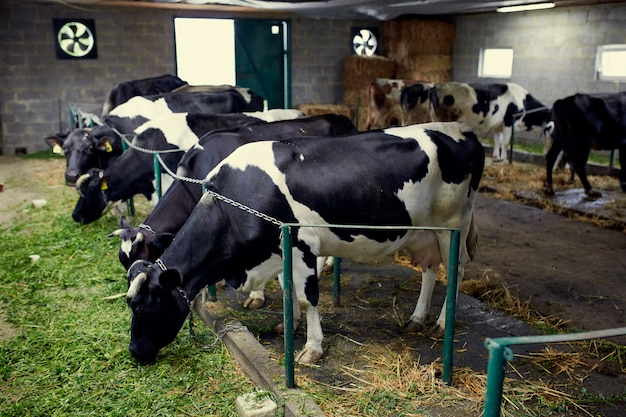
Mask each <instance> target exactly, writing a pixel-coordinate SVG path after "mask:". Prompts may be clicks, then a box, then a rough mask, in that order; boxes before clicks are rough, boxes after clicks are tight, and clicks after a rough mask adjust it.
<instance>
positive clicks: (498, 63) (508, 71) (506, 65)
mask: <svg viewBox="0 0 626 417" xmlns="http://www.w3.org/2000/svg"><path fill="white" fill-rule="evenodd" d="M512 74H513V49H512V48H491V49H483V50H481V53H480V59H479V62H478V76H479V77H485V78H487V77H489V78H511V75H512Z"/></svg>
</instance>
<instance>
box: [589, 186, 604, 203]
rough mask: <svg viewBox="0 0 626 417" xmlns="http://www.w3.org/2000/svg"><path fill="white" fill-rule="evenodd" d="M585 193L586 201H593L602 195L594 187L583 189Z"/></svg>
mask: <svg viewBox="0 0 626 417" xmlns="http://www.w3.org/2000/svg"><path fill="white" fill-rule="evenodd" d="M585 194H587V198H586V200H587V201H594V200H597V199H598V198H600V197H602V193H601V192H600V191H597V190H594V189H591V190H585Z"/></svg>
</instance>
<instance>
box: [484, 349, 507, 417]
mask: <svg viewBox="0 0 626 417" xmlns="http://www.w3.org/2000/svg"><path fill="white" fill-rule="evenodd" d="M485 347H486V348H487V349H489V362H488V363H487V392H486V393H485V412H484V413H483V417H499V416H500V406H501V404H502V386H503V384H504V360H505V356H506V357H507V358H508V360H512V359H513V352H511V350H510V349H509V348H508V347H506V346H504V345H501V344H499V343H497V342H496V341H494V340H492V339H489V338H487V339H486V340H485Z"/></svg>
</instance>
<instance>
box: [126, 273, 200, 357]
mask: <svg viewBox="0 0 626 417" xmlns="http://www.w3.org/2000/svg"><path fill="white" fill-rule="evenodd" d="M127 278H128V292H127V293H126V303H127V304H128V307H130V309H131V311H132V319H131V325H130V345H129V350H130V353H131V355H132V356H133V358H135V359H136V360H137V361H138V362H140V363H142V364H146V363H151V362H154V360H155V359H156V356H157V354H158V353H159V350H161V348H163V347H165V346H167V345H168V344H169V343H171V342H172V341H173V340H174V339H175V338H176V335H177V334H178V331H179V330H180V329H181V327H182V326H183V323H184V322H185V319H186V318H187V315H188V314H189V308H190V307H189V299H187V296H186V294H185V293H184V292H183V290H182V289H181V287H180V285H181V283H182V277H181V275H180V273H179V272H178V271H177V270H175V269H166V270H163V269H162V268H161V267H160V266H158V265H156V264H151V263H149V262H146V261H136V262H135V263H134V264H133V265H132V266H131V267H130V269H129V270H128V274H127Z"/></svg>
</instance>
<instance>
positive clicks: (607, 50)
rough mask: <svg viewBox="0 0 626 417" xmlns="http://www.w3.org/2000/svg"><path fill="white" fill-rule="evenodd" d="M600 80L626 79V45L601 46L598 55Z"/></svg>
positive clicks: (597, 63) (597, 67)
mask: <svg viewBox="0 0 626 417" xmlns="http://www.w3.org/2000/svg"><path fill="white" fill-rule="evenodd" d="M596 74H597V75H598V79H599V80H624V79H626V45H601V46H599V47H598V53H597V55H596Z"/></svg>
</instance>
